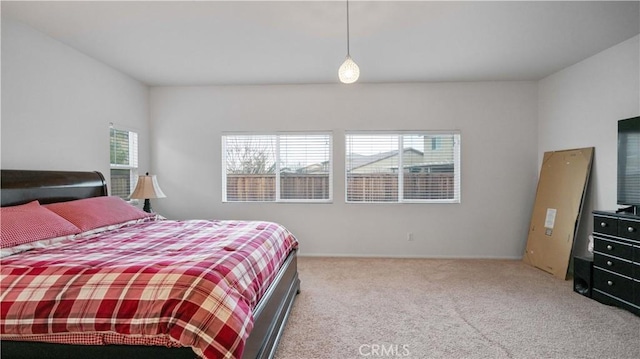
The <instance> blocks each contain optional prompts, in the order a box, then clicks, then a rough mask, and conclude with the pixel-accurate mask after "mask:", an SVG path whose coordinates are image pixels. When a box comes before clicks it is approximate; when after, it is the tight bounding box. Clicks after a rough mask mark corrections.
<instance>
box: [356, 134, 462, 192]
mask: <svg viewBox="0 0 640 359" xmlns="http://www.w3.org/2000/svg"><path fill="white" fill-rule="evenodd" d="M345 161H346V171H345V172H346V201H347V202H445V203H458V202H460V134H459V133H458V132H437V133H436V132H418V133H404V132H402V133H347V135H346V159H345Z"/></svg>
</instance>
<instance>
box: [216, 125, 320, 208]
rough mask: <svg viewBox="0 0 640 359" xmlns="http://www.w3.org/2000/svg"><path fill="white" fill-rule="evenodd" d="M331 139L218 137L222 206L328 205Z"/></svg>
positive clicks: (307, 135) (311, 135)
mask: <svg viewBox="0 0 640 359" xmlns="http://www.w3.org/2000/svg"><path fill="white" fill-rule="evenodd" d="M331 140H332V137H331V134H328V133H301V134H299V133H286V134H284V133H278V134H225V135H223V136H222V154H223V161H222V163H223V201H225V202H274V201H275V202H328V201H331V199H332V164H331V148H332V143H331Z"/></svg>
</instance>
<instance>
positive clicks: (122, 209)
mask: <svg viewBox="0 0 640 359" xmlns="http://www.w3.org/2000/svg"><path fill="white" fill-rule="evenodd" d="M44 207H46V208H47V209H50V210H51V211H53V212H55V213H57V214H58V215H60V217H63V218H64V219H66V220H67V221H69V222H71V223H73V224H74V225H76V226H77V227H78V228H80V229H81V230H82V231H83V232H86V231H90V230H92V229H96V228H100V227H105V226H110V225H112V224H118V223H123V222H127V221H131V220H134V219H141V218H145V217H149V216H153V214H152V213H147V212H144V211H142V210H141V209H139V208H137V207H134V206H132V205H130V204H129V203H127V202H125V201H124V200H123V199H122V198H120V197H115V196H103V197H93V198H86V199H79V200H76V201H70V202H60V203H53V204H47V205H45V206H44Z"/></svg>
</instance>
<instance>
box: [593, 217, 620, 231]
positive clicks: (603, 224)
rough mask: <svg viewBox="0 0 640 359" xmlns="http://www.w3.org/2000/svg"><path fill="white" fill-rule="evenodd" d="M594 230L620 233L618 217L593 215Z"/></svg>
mask: <svg viewBox="0 0 640 359" xmlns="http://www.w3.org/2000/svg"><path fill="white" fill-rule="evenodd" d="M593 231H594V232H595V233H603V234H610V235H612V236H617V235H618V219H617V218H609V217H602V216H593Z"/></svg>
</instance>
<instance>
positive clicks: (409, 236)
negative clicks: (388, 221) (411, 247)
mask: <svg viewBox="0 0 640 359" xmlns="http://www.w3.org/2000/svg"><path fill="white" fill-rule="evenodd" d="M407 240H408V241H409V242H411V241H413V233H412V232H407Z"/></svg>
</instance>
